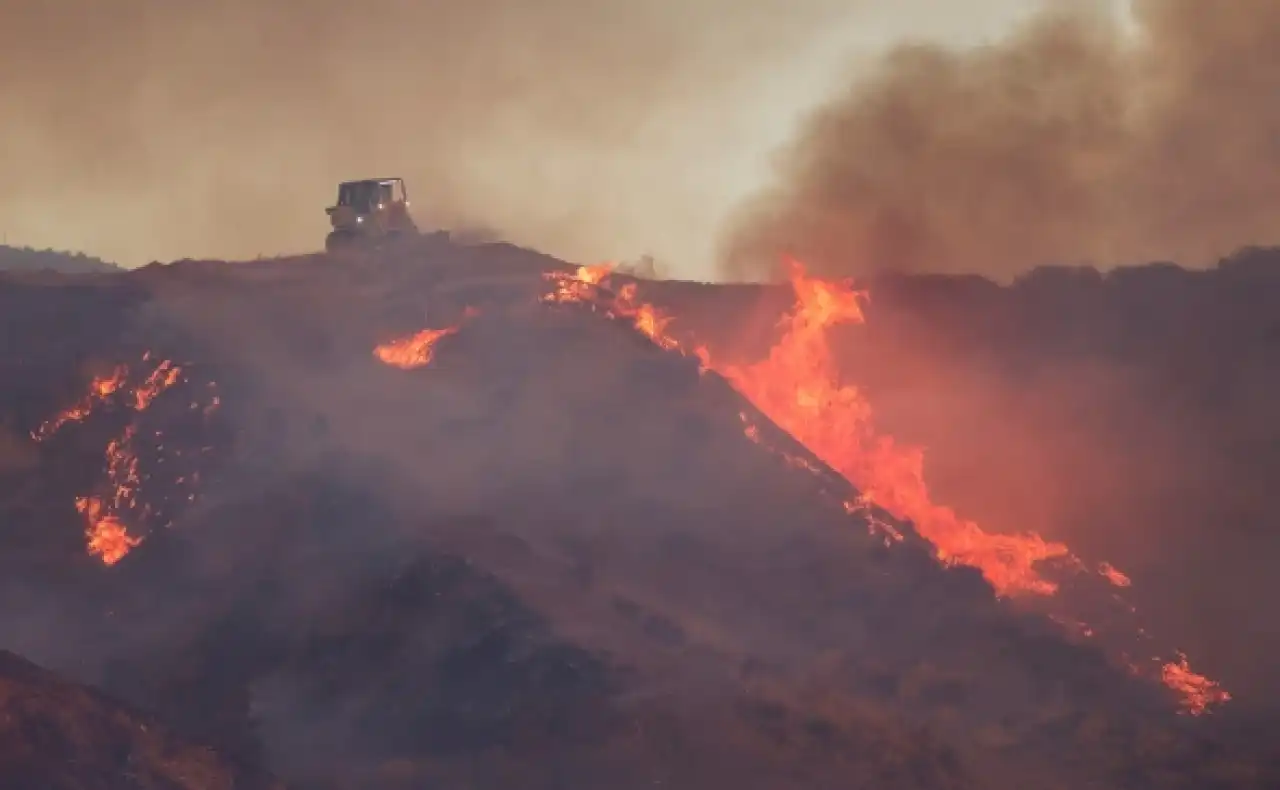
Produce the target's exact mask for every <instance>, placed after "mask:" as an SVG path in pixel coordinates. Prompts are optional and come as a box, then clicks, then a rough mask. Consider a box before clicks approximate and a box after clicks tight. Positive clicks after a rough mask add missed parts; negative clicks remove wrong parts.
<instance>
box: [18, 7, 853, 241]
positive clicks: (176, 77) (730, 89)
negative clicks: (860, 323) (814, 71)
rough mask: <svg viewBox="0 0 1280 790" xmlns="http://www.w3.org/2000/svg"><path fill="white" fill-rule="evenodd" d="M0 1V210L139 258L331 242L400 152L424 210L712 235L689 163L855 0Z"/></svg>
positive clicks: (578, 233)
mask: <svg viewBox="0 0 1280 790" xmlns="http://www.w3.org/2000/svg"><path fill="white" fill-rule="evenodd" d="M4 6H5V7H4V10H3V16H4V20H5V22H4V25H3V26H0V101H3V103H4V106H5V110H6V112H5V128H4V141H3V144H2V145H0V173H2V174H3V176H4V180H5V184H6V189H5V192H4V195H3V196H0V229H3V230H4V232H5V233H6V234H7V236H8V238H9V239H10V241H11V242H13V243H32V244H36V245H37V246H43V245H45V244H52V245H55V246H59V247H73V248H83V249H89V250H91V251H93V252H94V253H96V254H100V255H103V256H104V257H108V258H111V259H113V260H117V261H120V262H123V263H126V264H138V263H145V262H146V261H148V260H152V259H170V258H173V257H180V256H188V255H190V256H209V257H222V256H227V257H242V256H249V257H252V256H254V255H257V254H266V255H272V254H277V253H280V252H292V251H305V250H314V249H318V248H319V247H320V244H321V241H322V240H323V236H324V233H325V232H326V231H327V230H328V226H327V220H326V218H325V216H324V214H323V211H322V209H323V208H324V206H326V205H328V204H329V202H331V201H332V199H333V197H334V195H335V194H336V183H337V182H338V181H339V180H342V179H347V178H361V177H372V176H385V175H401V176H404V177H405V178H406V179H407V180H408V185H409V190H410V197H411V200H412V202H413V211H414V213H415V215H416V217H417V219H418V220H419V223H420V224H422V225H424V226H426V227H442V226H443V227H458V226H463V225H465V226H488V227H497V228H499V229H501V230H502V231H503V232H504V233H505V234H506V235H507V236H508V237H510V238H513V240H515V241H518V242H520V243H529V244H536V245H538V246H540V247H543V248H544V249H547V250H548V251H550V252H555V253H558V254H561V255H570V256H573V255H578V254H586V253H594V254H599V251H600V250H602V249H603V250H608V251H612V250H617V251H618V255H619V256H620V257H621V256H624V255H635V254H637V253H639V252H642V251H644V250H645V249H646V248H647V245H648V244H649V243H651V242H652V240H653V239H654V237H655V236H657V235H659V232H661V234H665V235H667V236H668V237H674V238H676V239H677V240H680V239H687V238H692V237H694V235H695V234H697V235H698V236H705V234H706V223H707V221H708V215H707V213H706V209H705V208H704V207H705V206H707V205H709V204H714V203H716V201H717V200H720V199H719V198H718V197H717V196H718V194H719V190H721V189H723V188H724V179H725V176H723V175H720V174H717V173H715V172H714V171H712V170H710V168H709V166H708V167H701V166H693V167H690V163H691V162H694V163H696V162H698V160H699V159H703V160H707V159H708V153H709V152H711V153H714V152H717V151H723V150H725V149H726V148H732V147H733V146H734V145H735V144H736V143H735V142H733V141H732V140H729V138H730V137H733V138H734V139H735V140H736V139H739V138H741V137H742V134H741V133H743V131H744V130H743V129H742V127H741V123H742V119H741V118H740V117H739V116H738V115H735V114H734V113H735V112H736V110H735V109H734V108H741V107H742V106H744V103H743V97H744V96H748V97H749V96H753V95H754V96H756V97H757V98H758V96H759V94H760V92H761V87H760V82H761V80H762V78H763V76H762V75H767V73H771V72H772V71H776V69H777V67H778V64H779V63H780V62H781V61H782V60H783V59H788V60H792V59H794V58H795V57H797V55H796V52H797V50H801V49H803V47H804V46H805V44H806V42H808V41H809V40H810V38H811V37H812V36H813V35H814V34H816V33H819V32H822V31H823V30H825V29H826V28H827V26H828V25H829V24H830V23H831V22H832V21H833V20H835V19H837V18H839V17H840V16H842V15H845V14H848V13H850V8H851V6H850V5H849V4H848V3H841V2H837V0H803V2H799V3H796V2H791V1H790V0H752V2H751V3H749V4H746V5H743V4H742V3H738V2H731V0H701V2H697V3H683V2H676V0H644V1H642V2H630V3H590V2H581V1H580V0H549V1H548V2H540V3H521V2H514V1H513V0H485V1H484V2H473V3H456V2H445V0H433V1H429V2H387V3H378V4H375V5H372V6H370V5H368V4H359V3H355V4H353V3H345V2H332V1H331V0H330V1H328V2H323V1H320V2H308V3H301V4H299V3H291V4H284V3H262V2H248V0H227V2H220V3H216V4H209V3H195V2H172V1H170V2H160V0H121V2H115V3H111V4H109V6H108V5H103V4H101V3H91V2H85V1H84V0H58V1H57V2H53V3H46V4H42V5H35V4H31V3H19V2H17V0H7V2H5V3H4ZM747 104H749V102H748V103H747ZM718 161H723V160H718ZM730 175H732V174H730ZM720 202H721V203H723V202H724V201H723V200H720Z"/></svg>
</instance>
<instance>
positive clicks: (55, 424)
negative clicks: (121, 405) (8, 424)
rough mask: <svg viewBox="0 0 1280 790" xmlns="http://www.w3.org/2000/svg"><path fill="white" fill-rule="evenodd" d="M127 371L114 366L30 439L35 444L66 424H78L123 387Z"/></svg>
mask: <svg viewBox="0 0 1280 790" xmlns="http://www.w3.org/2000/svg"><path fill="white" fill-rule="evenodd" d="M128 374H129V369H128V368H127V367H125V366H124V365H118V366H116V369H115V370H113V371H112V372H111V375H109V376H98V377H96V378H94V380H93V381H92V382H90V383H89V391H88V392H86V393H85V395H84V397H82V398H81V399H80V400H79V401H77V402H76V403H75V405H73V406H71V407H69V408H67V409H65V410H63V411H61V412H59V413H58V414H56V415H54V416H53V417H52V418H50V419H48V420H46V421H45V422H44V423H43V424H41V425H40V427H39V428H37V429H36V430H34V431H32V432H31V438H32V439H35V440H36V441H37V442H43V441H44V440H45V439H48V438H49V437H51V436H53V435H54V434H55V433H57V432H58V431H60V430H61V429H62V427H63V426H64V425H67V424H68V423H75V422H80V421H81V420H83V419H85V418H86V417H88V416H89V414H90V413H92V412H93V409H94V407H95V406H97V405H98V404H99V403H102V402H103V401H105V400H106V399H107V398H109V397H111V395H113V394H114V393H115V392H116V390H118V389H120V387H122V386H124V382H125V378H126V377H127V376H128Z"/></svg>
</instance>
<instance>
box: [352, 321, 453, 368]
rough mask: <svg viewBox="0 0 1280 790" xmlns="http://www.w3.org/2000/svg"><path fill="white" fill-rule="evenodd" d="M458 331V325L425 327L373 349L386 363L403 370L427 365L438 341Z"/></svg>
mask: <svg viewBox="0 0 1280 790" xmlns="http://www.w3.org/2000/svg"><path fill="white" fill-rule="evenodd" d="M457 331H458V327H456V326H453V327H448V328H446V329H424V330H422V331H421V332H418V333H417V334H414V335H410V336H409V337H402V338H398V339H396V340H392V341H390V342H388V343H383V344H382V345H380V346H378V347H377V348H375V349H374V350H373V354H374V356H376V357H377V358H378V359H380V360H382V362H383V363H384V364H387V365H391V366H392V367H397V368H400V369H402V370H412V369H414V368H421V367H425V366H427V365H429V364H431V358H432V357H433V356H434V355H435V346H436V343H438V342H440V340H441V339H442V338H445V337H448V336H449V335H452V334H454V333H456V332H457Z"/></svg>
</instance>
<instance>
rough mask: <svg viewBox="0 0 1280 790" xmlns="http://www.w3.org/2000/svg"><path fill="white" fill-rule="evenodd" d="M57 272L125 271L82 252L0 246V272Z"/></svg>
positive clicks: (92, 272) (100, 272)
mask: <svg viewBox="0 0 1280 790" xmlns="http://www.w3.org/2000/svg"><path fill="white" fill-rule="evenodd" d="M44 270H48V271H55V272H62V273H64V274H102V273H109V272H119V271H123V269H122V268H121V267H119V266H116V265H115V264H114V263H107V262H106V261H104V260H102V259H101V258H94V257H92V256H89V255H85V254H84V253H82V252H60V251H58V250H52V249H49V250H37V249H34V248H32V247H10V246H8V245H3V244H0V271H20V272H38V271H44Z"/></svg>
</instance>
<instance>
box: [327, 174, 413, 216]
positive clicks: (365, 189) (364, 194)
mask: <svg viewBox="0 0 1280 790" xmlns="http://www.w3.org/2000/svg"><path fill="white" fill-rule="evenodd" d="M407 200H408V193H407V192H406V191H405V188H404V180H403V179H400V178H366V179H362V180H360V181H343V182H341V183H340V184H338V205H339V206H351V207H353V208H355V209H357V210H358V211H362V212H363V211H371V210H372V208H371V207H372V206H375V205H376V206H378V207H379V208H381V207H382V204H383V202H384V201H386V202H390V203H396V202H401V201H407Z"/></svg>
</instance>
